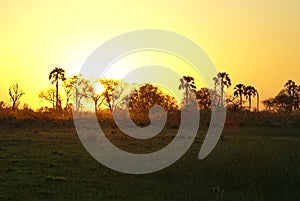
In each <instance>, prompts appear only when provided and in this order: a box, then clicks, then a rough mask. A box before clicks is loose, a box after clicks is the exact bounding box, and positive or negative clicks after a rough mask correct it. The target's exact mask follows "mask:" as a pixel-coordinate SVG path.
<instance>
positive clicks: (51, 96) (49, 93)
mask: <svg viewBox="0 0 300 201" xmlns="http://www.w3.org/2000/svg"><path fill="white" fill-rule="evenodd" d="M55 92H56V91H55V89H54V88H52V87H51V88H49V89H47V90H44V91H41V92H40V93H39V98H40V99H42V100H46V101H48V102H49V103H51V104H52V109H54V108H55V103H56V101H55V100H56V96H55ZM58 98H59V99H60V97H58Z"/></svg>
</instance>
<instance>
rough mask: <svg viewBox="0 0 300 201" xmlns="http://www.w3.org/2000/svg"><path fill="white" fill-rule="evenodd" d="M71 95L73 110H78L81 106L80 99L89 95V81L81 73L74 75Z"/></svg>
mask: <svg viewBox="0 0 300 201" xmlns="http://www.w3.org/2000/svg"><path fill="white" fill-rule="evenodd" d="M72 79H74V86H73V87H74V88H73V90H74V91H73V96H74V102H75V110H76V111H77V112H78V111H79V110H80V108H81V107H82V104H81V101H82V99H84V98H89V97H90V81H89V80H87V79H85V78H83V77H82V75H81V74H80V75H74V76H73V77H72Z"/></svg>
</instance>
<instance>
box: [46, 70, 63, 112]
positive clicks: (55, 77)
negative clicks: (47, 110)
mask: <svg viewBox="0 0 300 201" xmlns="http://www.w3.org/2000/svg"><path fill="white" fill-rule="evenodd" d="M65 79H66V78H65V70H64V69H62V68H59V67H55V68H54V69H53V70H52V71H51V72H50V74H49V80H52V82H51V83H52V84H54V83H55V85H56V96H55V97H56V101H55V106H56V109H58V107H59V106H60V101H59V93H58V81H59V80H62V81H64V80H65Z"/></svg>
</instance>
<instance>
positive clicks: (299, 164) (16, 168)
mask: <svg viewBox="0 0 300 201" xmlns="http://www.w3.org/2000/svg"><path fill="white" fill-rule="evenodd" d="M106 131H107V133H109V134H108V135H109V137H110V139H112V141H114V143H115V144H118V145H120V146H121V147H122V146H123V147H125V149H128V150H133V151H137V152H138V151H141V152H150V151H151V149H154V148H155V146H156V145H155V144H162V145H163V144H164V143H165V142H170V141H171V140H172V136H173V134H174V133H175V134H176V130H175V128H173V129H172V128H169V129H167V130H166V131H165V134H164V135H161V136H159V137H158V138H156V139H155V142H154V143H152V144H151V143H150V144H147V143H145V144H142V145H138V143H137V142H135V141H133V140H131V139H129V138H126V137H124V136H120V135H119V133H118V131H117V130H114V129H111V128H107V129H106ZM204 134H205V129H200V131H199V134H198V137H197V139H196V140H195V141H194V144H193V145H192V147H191V148H190V150H189V151H188V152H187V153H186V154H185V155H184V156H183V157H182V158H181V159H180V160H179V161H177V162H176V163H175V164H173V165H172V166H170V167H168V168H166V169H164V170H161V171H159V172H156V173H151V174H147V175H128V174H123V173H119V172H115V171H113V170H110V169H109V168H107V167H105V166H103V165H101V164H100V163H98V162H97V161H96V160H95V159H94V158H92V157H91V156H90V155H89V154H88V153H87V151H86V150H85V149H84V147H83V146H82V145H81V142H80V140H79V138H78V136H77V134H76V131H75V129H74V127H73V124H72V122H64V123H62V122H50V123H48V122H27V121H25V122H18V123H16V122H10V123H7V122H4V123H3V122H0V200H104V201H121V200H129V201H135V200H136V201H152V200H153V201H165V200H166V201H170V200H172V201H173V200H189V201H194V200H195V201H196V200H197V201H199V200H201V201H202V200H203V201H206V200H207V201H213V200H226V201H229V200H232V201H237V200H243V201H260V200H261V201H269V200H272V201H275V200H278V201H279V200H280V201H284V200H289V201H298V200H300V190H299V189H300V188H299V187H300V129H297V128H292V129H287V128H262V127H233V126H231V127H226V128H225V130H224V136H225V137H224V139H223V140H220V141H219V143H218V144H217V147H216V148H215V149H214V151H213V152H212V153H211V154H210V155H209V156H208V157H207V158H206V159H204V160H199V159H198V158H197V156H198V152H199V149H200V147H201V144H202V141H203V139H204ZM159 147H160V146H158V148H159ZM156 148H157V147H156Z"/></svg>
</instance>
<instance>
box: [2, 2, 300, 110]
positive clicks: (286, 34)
mask: <svg viewBox="0 0 300 201" xmlns="http://www.w3.org/2000/svg"><path fill="white" fill-rule="evenodd" d="M0 9H1V12H0V25H1V31H0V68H1V74H0V80H1V82H0V83H1V85H0V101H2V100H3V101H5V102H6V103H7V104H11V103H10V102H9V96H8V88H9V86H10V85H11V84H12V83H14V82H17V83H19V86H20V88H21V89H22V90H23V91H24V92H25V95H24V97H23V98H22V99H21V105H23V104H24V103H27V104H29V106H30V107H32V108H38V107H41V106H43V105H47V104H46V102H41V100H39V99H38V93H39V92H40V91H41V90H44V89H46V88H48V87H49V86H50V85H51V83H50V82H49V80H48V75H49V73H50V71H51V70H52V69H53V68H54V67H56V66H60V67H62V68H64V69H65V70H66V74H67V76H71V75H74V74H76V73H78V72H79V71H80V68H81V67H82V65H83V63H84V62H85V60H86V59H87V57H88V56H89V55H90V54H91V53H92V52H93V51H94V50H95V49H96V48H97V47H98V46H100V45H101V44H102V43H104V42H105V41H107V40H109V39H111V38H112V37H114V36H117V35H119V34H122V33H125V32H129V31H133V30H139V29H147V28H155V29H164V30H169V31H172V32H176V33H179V34H181V35H183V36H185V37H187V38H189V39H191V40H193V41H194V42H195V43H197V44H198V45H199V46H200V47H201V48H202V49H203V50H204V51H205V52H206V53H207V54H208V56H209V57H210V58H211V60H212V61H213V62H214V63H215V65H216V67H217V69H218V71H220V72H223V71H225V72H227V73H228V74H229V76H230V78H231V80H232V84H233V85H235V84H238V83H243V84H245V85H253V86H254V87H255V88H256V89H257V90H258V91H259V93H260V97H261V99H266V98H269V97H272V96H275V95H276V94H277V93H278V92H279V91H280V90H281V89H282V88H283V85H284V83H285V82H286V81H287V80H288V79H292V80H294V81H295V82H296V83H298V84H300V56H299V52H300V39H299V36H300V20H299V19H300V12H299V10H300V1H298V0H287V1H282V0H264V1H261V0H252V1H248V0H226V1H225V0H215V1H202V0H195V1H194V0H186V1H179V0H178V1H176V0H165V1H161V0H152V1H144V0H139V1H115V0H111V1H101V0H96V1H74V0H72V1H68V0H67V1H56V0H52V1H38V0H27V1H16V0H12V1H4V0H0ZM138 56H141V55H136V57H135V58H137V57H138ZM149 58H152V57H151V56H150V57H148V59H149ZM147 62H148V61H144V63H147ZM123 63H124V62H123ZM162 63H164V62H162ZM127 64H130V62H128V63H127ZM172 65H174V66H176V64H175V63H173V64H172ZM178 65H179V64H178ZM127 66H128V65H127ZM120 68H122V67H120ZM177 68H178V66H177ZM120 71H121V69H120ZM112 76H115V77H118V74H115V75H113V74H112ZM197 83H198V85H201V84H199V81H198V80H197ZM200 87H201V86H199V88H200ZM232 90H233V86H232V87H231V89H229V91H228V93H231V91H232ZM254 104H255V102H254ZM48 106H49V105H48Z"/></svg>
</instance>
